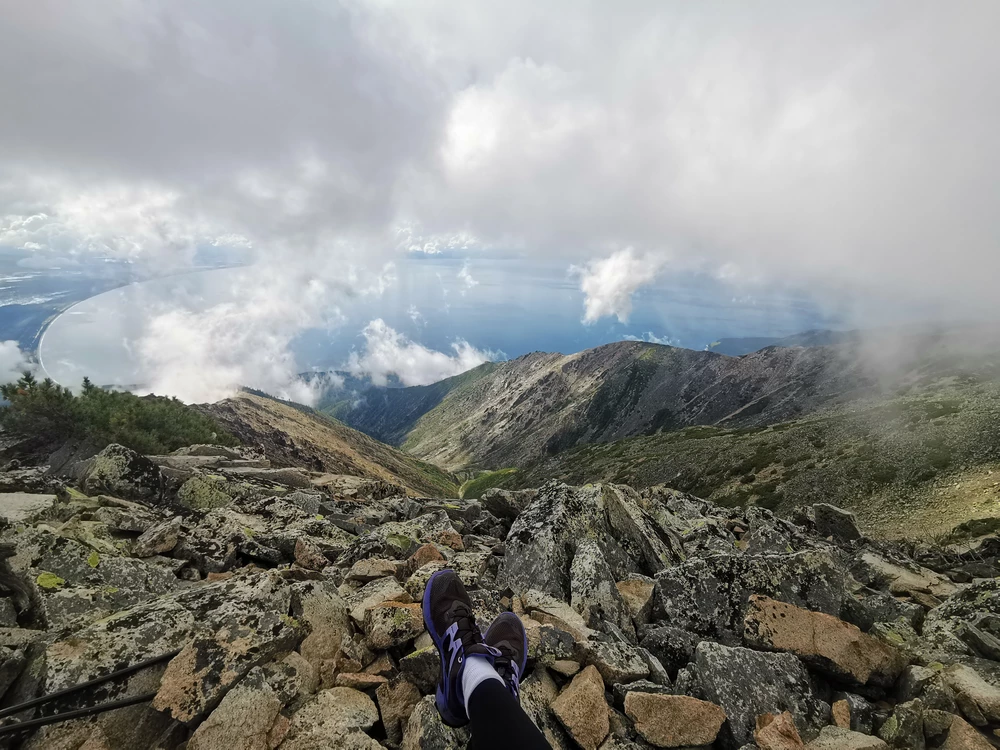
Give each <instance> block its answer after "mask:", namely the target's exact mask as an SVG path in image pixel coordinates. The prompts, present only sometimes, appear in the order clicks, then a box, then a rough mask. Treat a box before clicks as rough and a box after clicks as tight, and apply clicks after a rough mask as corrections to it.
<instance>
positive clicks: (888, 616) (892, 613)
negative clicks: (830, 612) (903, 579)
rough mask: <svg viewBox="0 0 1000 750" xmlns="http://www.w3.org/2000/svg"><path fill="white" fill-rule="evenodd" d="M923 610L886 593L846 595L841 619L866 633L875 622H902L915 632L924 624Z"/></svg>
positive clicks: (916, 605) (917, 605)
mask: <svg viewBox="0 0 1000 750" xmlns="http://www.w3.org/2000/svg"><path fill="white" fill-rule="evenodd" d="M924 614H925V610H924V608H923V607H921V606H920V605H919V604H914V603H913V602H906V601H902V600H901V599H897V598H896V597H894V596H893V595H892V594H890V593H888V592H887V591H874V592H871V593H861V594H848V595H847V596H846V597H845V598H844V606H843V608H842V610H841V613H840V616H841V619H844V620H846V621H847V622H850V623H852V624H854V625H857V626H858V627H859V628H861V629H862V630H864V631H865V632H866V633H867V632H868V631H869V630H871V629H872V626H873V625H874V624H875V623H876V622H896V621H897V620H903V621H904V622H906V623H908V624H909V625H910V627H912V628H913V629H914V630H916V631H918V632H919V631H920V628H921V627H922V626H923V623H924Z"/></svg>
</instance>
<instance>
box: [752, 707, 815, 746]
mask: <svg viewBox="0 0 1000 750" xmlns="http://www.w3.org/2000/svg"><path fill="white" fill-rule="evenodd" d="M753 739H754V742H756V743H757V747H758V748H760V750H799V748H804V747H805V746H806V743H804V742H803V741H802V738H801V737H800V736H799V730H798V729H796V728H795V720H794V719H793V718H792V715H791V714H790V713H789V712H788V711H785V712H784V713H782V714H778V715H777V716H775V715H774V714H763V715H761V716H758V717H757V728H756V729H755V730H754V733H753Z"/></svg>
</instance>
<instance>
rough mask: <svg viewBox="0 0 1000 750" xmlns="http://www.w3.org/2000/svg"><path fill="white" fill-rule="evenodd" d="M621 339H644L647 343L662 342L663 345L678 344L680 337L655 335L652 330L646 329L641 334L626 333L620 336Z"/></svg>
mask: <svg viewBox="0 0 1000 750" xmlns="http://www.w3.org/2000/svg"><path fill="white" fill-rule="evenodd" d="M622 340H623V341H645V342H647V343H649V344H662V345H663V346H680V343H681V342H680V339H673V338H670V337H669V336H657V335H656V334H655V333H653V332H652V331H646V332H645V333H644V334H642V336H635V335H633V334H631V333H627V334H625V335H624V336H622Z"/></svg>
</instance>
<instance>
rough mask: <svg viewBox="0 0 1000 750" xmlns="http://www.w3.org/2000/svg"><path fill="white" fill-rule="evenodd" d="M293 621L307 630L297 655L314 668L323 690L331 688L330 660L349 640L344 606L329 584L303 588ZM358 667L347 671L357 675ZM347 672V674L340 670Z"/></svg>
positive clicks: (349, 635) (332, 664)
mask: <svg viewBox="0 0 1000 750" xmlns="http://www.w3.org/2000/svg"><path fill="white" fill-rule="evenodd" d="M307 585H308V586H309V590H307V591H306V592H305V593H303V594H302V596H301V599H300V601H299V606H298V608H297V609H298V612H297V617H298V618H299V619H300V620H302V621H303V622H304V623H305V624H306V625H308V626H309V635H307V636H306V637H305V639H304V640H303V641H302V643H301V644H300V645H299V653H300V654H302V656H303V657H304V658H305V660H306V661H308V662H309V663H310V664H312V665H313V667H315V668H316V674H317V675H319V677H320V679H321V681H322V686H323V687H332V686H333V673H334V663H333V662H334V660H335V659H336V658H338V656H339V655H340V650H341V646H342V644H343V643H344V641H345V639H346V640H350V637H351V622H350V620H349V619H348V615H347V604H346V603H345V602H344V600H343V599H342V598H341V597H340V595H339V594H337V592H336V589H334V588H333V586H332V585H330V584H325V585H324V584H307ZM360 669H361V665H360V664H358V666H357V669H355V670H351V671H360ZM341 671H348V670H341Z"/></svg>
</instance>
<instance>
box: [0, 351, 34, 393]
mask: <svg viewBox="0 0 1000 750" xmlns="http://www.w3.org/2000/svg"><path fill="white" fill-rule="evenodd" d="M34 370H35V364H34V363H33V362H32V361H31V360H30V359H29V358H28V356H27V355H26V354H25V353H24V352H22V351H21V347H20V346H18V344H17V342H16V341H0V383H10V382H12V381H14V380H17V379H18V378H19V377H21V374H22V373H23V372H25V371H34Z"/></svg>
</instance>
